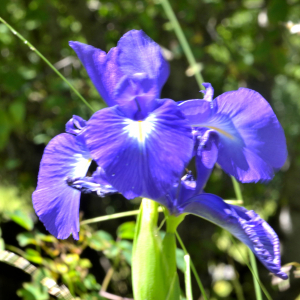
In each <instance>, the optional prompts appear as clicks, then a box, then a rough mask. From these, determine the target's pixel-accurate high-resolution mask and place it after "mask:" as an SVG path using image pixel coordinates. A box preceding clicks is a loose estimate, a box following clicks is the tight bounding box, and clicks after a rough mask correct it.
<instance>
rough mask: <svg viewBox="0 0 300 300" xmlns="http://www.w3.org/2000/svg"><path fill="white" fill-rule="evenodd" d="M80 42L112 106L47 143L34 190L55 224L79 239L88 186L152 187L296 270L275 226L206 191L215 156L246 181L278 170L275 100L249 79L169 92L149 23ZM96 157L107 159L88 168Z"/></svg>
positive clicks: (104, 189)
mask: <svg viewBox="0 0 300 300" xmlns="http://www.w3.org/2000/svg"><path fill="white" fill-rule="evenodd" d="M70 46H71V47H72V48H73V49H74V50H75V52H76V53H77V55H78V57H79V58H80V60H81V62H82V63H83V65H84V66H85V68H86V70H87V73H88V74H89V76H90V78H91V80H92V82H93V83H94V85H95V87H96V88H97V90H98V92H99V93H100V95H101V96H102V97H103V99H104V100H105V102H106V103H107V104H108V106H109V107H108V108H104V109H102V110H100V111H97V112H96V113H95V114H94V115H93V116H92V117H91V118H90V119H89V120H88V121H85V120H83V119H81V118H80V117H78V116H73V118H72V119H71V120H70V121H69V122H68V123H67V125H66V131H67V133H64V134H60V135H58V136H56V137H54V138H53V139H52V140H51V141H50V143H49V144H48V145H47V147H46V149H45V152H44V155H43V158H42V161H41V165H40V171H39V176H38V186H37V189H36V190H35V192H34V193H33V204H34V208H35V210H36V213H37V215H38V216H39V218H40V220H41V221H42V222H43V223H44V225H45V226H46V228H47V229H48V230H49V231H50V232H51V233H52V234H53V235H55V236H56V237H58V238H62V239H64V238H67V237H69V236H70V234H72V235H73V237H74V238H75V239H78V231H79V216H78V214H79V200H80V193H81V192H94V193H96V194H97V195H99V196H101V197H103V196H105V195H108V194H111V193H115V192H120V193H122V194H123V195H124V196H125V197H126V198H128V199H131V198H134V197H138V196H143V197H147V198H151V199H153V200H155V201H157V202H159V203H160V204H162V205H164V206H165V207H167V209H168V211H169V212H170V214H172V215H174V216H179V215H182V214H195V215H198V216H200V217H202V218H205V219H207V220H209V221H211V222H213V223H215V224H217V225H219V226H221V227H223V228H225V229H227V230H229V231H230V232H231V233H232V234H233V235H235V236H236V237H237V238H238V239H240V240H241V241H242V242H244V243H245V244H246V245H247V246H249V247H250V249H251V250H252V251H253V252H254V253H255V254H256V255H257V257H258V258H259V259H260V261H261V262H262V263H263V264H264V265H265V266H266V267H267V269H268V270H270V271H271V272H272V273H274V274H275V275H276V276H279V277H281V278H286V274H285V273H283V272H281V271H280V252H279V240H278V237H277V235H276V233H275V232H274V231H273V229H272V228H271V227H270V226H269V225H268V224H267V223H266V222H265V221H264V220H262V219H261V218H260V217H259V216H258V215H257V214H256V213H255V212H254V211H248V210H246V209H245V208H242V207H238V206H234V205H230V204H227V203H225V202H224V201H223V200H222V199H221V198H219V197H218V196H215V195H212V194H207V193H205V192H204V191H203V188H204V186H205V183H206V181H207V180H208V178H209V176H210V173H211V171H212V169H213V167H214V165H215V163H218V164H219V165H220V166H221V167H222V168H223V170H224V171H225V172H226V173H228V174H230V175H232V176H234V177H235V178H236V179H237V180H239V181H241V182H258V181H268V180H271V179H272V178H273V176H274V172H275V171H276V170H278V169H279V168H280V167H281V166H282V165H283V164H284V162H285V160H286V156H287V150H286V144H285V137H284V133H283V130H282V128H281V126H280V124H279V122H278V120H277V118H276V116H275V114H274V112H273V111H272V109H271V107H270V105H269V104H268V102H267V101H266V100H265V99H264V98H263V97H262V96H261V95H260V94H259V93H257V92H255V91H253V90H250V89H245V88H241V89H239V90H238V91H232V92H227V93H224V94H222V95H220V96H219V97H217V98H216V99H214V100H213V88H212V87H211V85H210V84H208V83H206V84H203V85H204V86H205V87H206V90H205V91H203V92H204V94H205V95H204V99H195V100H188V101H184V102H180V103H179V104H177V103H176V102H174V101H173V100H170V99H159V97H160V92H161V88H162V86H163V84H164V83H165V81H166V79H167V77H168V75H169V67H168V64H167V62H166V61H165V60H164V59H163V57H162V55H161V52H160V47H159V46H158V45H157V44H156V43H155V42H153V41H152V40H151V39H150V38H149V37H147V36H146V35H145V34H144V33H143V32H142V31H135V30H132V31H130V32H128V33H127V34H125V35H124V36H123V37H122V38H121V39H120V41H119V42H118V45H117V47H115V48H112V49H111V50H110V51H109V52H108V53H105V52H104V51H102V50H100V49H97V48H94V47H92V46H89V45H85V44H82V43H79V42H70ZM193 156H195V157H196V169H197V179H196V180H194V178H193V176H192V175H191V174H190V173H188V174H187V175H185V176H184V177H183V178H182V179H181V180H180V177H181V176H182V174H183V171H184V168H185V167H186V165H187V164H188V162H189V161H190V159H191V158H192V157H193ZM92 160H94V161H95V162H96V163H97V164H98V168H97V170H96V172H94V173H93V175H92V176H91V177H86V173H87V171H88V168H89V165H90V163H91V161H92Z"/></svg>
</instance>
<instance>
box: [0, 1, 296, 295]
mask: <svg viewBox="0 0 300 300" xmlns="http://www.w3.org/2000/svg"><path fill="white" fill-rule="evenodd" d="M171 4H172V6H173V7H174V10H175V13H176V15H177V17H178V19H179V22H180V23H181V25H182V27H183V30H184V32H185V34H186V36H187V39H188V42H189V43H190V45H191V47H192V50H193V53H194V54H195V57H196V60H197V62H199V63H201V65H202V66H203V71H202V73H203V77H204V79H205V81H207V82H211V83H212V84H213V86H214V88H215V93H216V95H218V94H220V93H222V92H224V91H228V90H232V89H237V88H238V87H240V86H246V87H249V88H253V89H256V90H257V91H259V92H260V93H261V94H262V95H263V96H265V97H266V98H267V100H268V101H270V103H271V105H272V107H273V108H274V110H275V112H276V114H277V116H278V118H279V120H280V122H281V123H282V125H283V127H284V130H285V133H286V137H287V141H288V147H289V160H288V162H287V164H286V166H285V167H284V170H283V171H282V172H280V173H279V174H278V175H276V177H275V179H274V180H273V181H272V182H271V183H270V184H268V185H267V186H262V185H260V184H257V185H247V186H246V185H244V186H243V195H244V198H245V199H246V203H245V204H246V205H248V207H249V208H250V207H251V208H252V209H255V210H257V211H258V212H259V213H260V215H261V216H263V217H264V218H266V219H269V221H271V223H272V225H275V227H276V228H277V229H279V233H280V236H281V237H283V239H282V241H283V249H284V250H285V251H284V255H285V256H284V258H283V261H284V262H286V261H289V260H290V259H292V260H295V261H296V260H298V261H300V257H299V249H297V247H295V243H296V242H297V240H298V236H297V230H296V229H297V228H296V229H295V228H294V230H293V231H292V232H290V233H286V232H284V230H283V229H281V230H280V226H279V225H278V216H279V215H280V211H281V209H282V207H290V211H291V216H292V218H293V220H294V221H293V222H294V223H293V224H294V226H297V225H298V226H300V224H299V222H298V221H297V220H299V219H300V218H299V215H298V211H299V201H298V196H299V192H300V190H299V167H300V160H299V157H300V144H299V141H300V125H299V124H300V123H299V113H300V104H299V103H300V101H299V93H300V89H299V86H300V68H299V63H300V37H299V34H298V33H295V34H292V33H291V29H290V28H291V26H292V25H287V22H288V21H291V22H292V23H298V22H299V15H300V4H299V3H298V1H294V0H291V1H282V0H270V1H263V0H243V1H237V0H232V1H221V0H204V1H197V0H190V1H186V0H179V1H171ZM0 16H1V17H3V18H4V19H6V20H7V21H8V22H9V23H11V24H12V25H13V26H14V27H16V29H17V30H18V31H20V32H21V33H22V34H23V35H24V36H25V37H26V39H28V40H29V41H30V42H31V43H32V44H33V45H34V46H36V47H37V49H39V50H40V51H41V53H43V55H45V56H46V57H47V58H48V59H49V60H50V61H51V62H52V63H54V64H55V65H56V66H57V68H59V69H60V71H61V72H62V73H63V74H64V75H65V76H66V77H67V78H68V79H69V80H70V81H71V83H72V84H73V85H74V86H75V87H76V88H77V89H78V90H79V92H80V93H81V94H82V95H83V96H84V97H85V98H86V99H88V101H89V103H90V104H91V105H92V106H93V107H95V108H96V109H101V108H103V107H105V103H104V102H103V101H102V100H101V98H100V97H99V95H98V93H97V91H96V90H95V88H94V87H93V85H92V84H91V82H90V80H89V78H88V76H87V74H86V72H85V70H84V69H83V68H82V67H81V65H80V63H79V61H78V60H77V58H76V57H75V54H74V53H73V52H72V50H71V49H70V48H69V47H68V41H69V40H77V41H81V42H86V43H89V44H92V45H94V46H96V47H99V48H101V49H104V50H109V49H110V48H111V47H113V46H115V45H116V42H117V41H118V39H119V38H120V37H121V36H122V35H123V34H124V33H125V32H126V31H128V30H130V29H133V28H135V29H143V30H144V31H145V32H146V33H147V34H148V35H149V36H151V37H152V38H153V39H154V40H155V41H157V42H158V43H160V44H161V45H162V46H163V47H164V48H165V49H167V50H168V51H169V52H168V53H169V57H170V58H171V59H172V60H171V61H170V64H171V77H170V79H169V81H168V82H167V85H166V87H165V88H164V90H163V94H162V97H170V98H172V99H175V100H183V99H194V98H199V97H200V96H199V93H198V90H199V89H198V87H197V85H196V83H195V82H194V79H193V78H188V77H186V75H185V71H186V69H187V62H186V60H185V57H184V55H183V51H182V49H181V47H180V45H179V44H178V41H177V40H176V38H175V35H174V32H173V28H172V26H171V24H170V22H169V20H168V19H167V18H166V16H165V14H164V13H163V10H162V9H161V6H160V4H159V1H152V0H141V1H140V0H139V1H135V0H134V1H128V0H120V1H110V0H103V1H98V0H83V1H78V2H76V5H74V2H72V1H58V0H51V1H42V0H30V1H25V0H14V1H11V0H2V1H1V5H0ZM0 60H1V63H0V78H1V79H0V81H1V83H0V98H1V101H0V157H1V159H0V182H1V185H0V217H1V224H0V225H1V227H2V228H3V236H9V235H11V234H14V233H11V231H10V229H9V230H8V229H7V226H6V225H9V224H11V223H8V222H11V220H12V221H13V222H14V223H17V224H18V226H19V227H18V226H17V227H18V228H19V230H28V231H26V232H23V233H21V234H18V235H17V242H18V243H19V245H20V248H22V249H19V250H20V251H22V254H23V255H24V257H26V258H28V259H29V260H31V261H32V262H35V263H36V264H37V266H38V269H39V270H43V272H49V274H48V273H47V274H48V275H49V276H50V277H52V278H53V279H55V280H58V281H60V282H63V283H65V284H66V285H67V286H68V288H69V289H70V290H72V292H74V293H75V294H77V295H80V297H81V298H82V299H101V297H100V296H99V295H98V291H99V288H100V285H99V283H97V280H98V281H99V279H98V277H99V274H96V272H95V271H94V268H91V264H92V262H91V260H89V259H88V258H87V257H85V256H84V254H85V250H87V249H89V250H90V251H94V253H96V255H98V256H99V257H98V258H104V259H107V260H108V261H109V263H110V266H112V267H113V269H114V270H115V271H114V276H113V278H112V280H111V284H110V286H109V287H110V289H111V290H112V291H113V292H115V293H116V294H123V295H126V296H131V295H130V291H131V286H130V283H129V278H130V271H129V264H130V262H131V247H132V246H131V240H132V237H133V235H134V224H133V223H132V222H126V223H124V224H122V225H121V226H119V227H118V229H117V230H116V229H115V228H114V227H111V228H109V229H106V230H107V231H104V230H96V229H95V228H93V227H82V230H81V234H80V240H79V242H78V243H74V242H72V241H70V240H67V241H58V240H57V239H55V238H54V237H52V236H50V235H46V234H42V233H40V232H39V231H38V230H37V225H36V223H35V219H34V217H33V216H34V212H33V210H32V204H31V200H30V195H31V192H32V191H33V189H34V187H35V185H36V178H37V173H38V166H39V162H40V159H41V156H42V151H43V147H44V146H45V145H46V144H47V143H48V142H49V140H50V139H51V138H52V137H54V136H55V135H57V134H59V133H61V132H63V131H64V126H65V123H66V122H67V121H68V120H69V118H70V117H71V116H72V115H73V114H77V115H80V116H81V117H83V118H86V119H87V118H89V117H90V111H89V110H88V109H87V108H86V107H85V106H84V105H83V104H82V103H81V102H80V101H79V100H78V98H77V97H76V96H75V95H74V94H73V93H71V92H70V90H69V88H68V87H67V85H66V84H65V83H63V82H62V81H61V79H59V78H58V77H57V75H56V74H54V72H52V71H51V70H50V69H49V67H48V66H46V65H45V64H44V63H43V62H42V61H41V60H40V59H39V57H38V56H37V55H36V54H35V53H34V52H33V51H31V50H30V49H29V48H28V47H27V46H26V45H25V44H23V43H22V42H20V41H19V40H18V39H16V38H15V36H14V35H13V34H12V33H11V32H10V31H9V30H8V29H7V28H6V27H5V26H4V25H3V24H0ZM206 191H207V192H211V193H215V194H217V195H219V196H222V197H224V198H228V199H232V198H233V192H232V189H231V183H230V180H229V179H228V177H227V175H226V174H224V173H223V172H222V171H221V170H220V169H218V168H216V169H215V170H214V172H213V174H212V177H211V179H210V182H209V183H208V185H207V187H206ZM105 201H106V200H105ZM107 201H109V200H107ZM124 201H125V200H124ZM99 202H100V201H99ZM109 203H110V206H111V207H113V209H115V208H116V207H117V205H115V206H116V207H115V206H114V203H113V201H111V202H109ZM104 213H105V207H104V208H102V210H101V212H100V211H99V214H104ZM190 220H192V221H190ZM194 220H195V219H188V220H185V223H184V224H183V225H182V227H181V228H180V229H181V230H182V232H183V236H186V241H185V243H186V244H187V247H188V248H189V251H190V253H191V258H192V260H193V261H194V262H195V265H196V267H197V270H199V272H201V278H203V277H204V278H207V279H206V281H205V282H204V284H205V286H206V287H207V289H210V291H211V294H212V295H213V296H212V297H213V298H214V299H221V298H222V299H235V298H236V297H235V295H236V294H235V293H236V292H235V291H231V292H230V293H229V294H228V296H226V297H225V296H224V295H225V294H226V293H225V292H224V293H223V294H222V295H223V296H222V295H221V294H220V293H219V294H218V293H217V292H216V291H221V290H223V291H224V290H225V291H227V293H228V291H229V289H228V284H227V283H228V282H231V281H230V280H227V279H222V280H223V281H224V280H225V282H227V283H224V282H223V281H221V283H219V284H218V282H215V283H214V284H213V285H211V278H210V276H208V273H207V264H206V262H207V261H214V262H215V263H216V264H217V263H218V262H220V261H221V262H223V261H224V260H226V258H224V253H227V254H228V255H229V256H231V257H233V259H234V261H236V262H238V263H237V264H236V265H237V269H238V271H239V272H240V273H243V272H245V270H246V267H245V268H244V267H243V261H242V259H241V258H240V255H239V254H238V253H237V251H236V250H235V249H236V248H235V247H234V246H233V245H232V244H231V242H230V240H229V238H228V236H227V234H226V233H223V232H221V231H219V230H218V231H217V232H215V231H216V230H215V228H214V227H212V226H210V225H208V224H206V225H204V223H203V222H201V223H200V221H198V220H197V221H194ZM295 224H296V225H295ZM111 226H113V225H111ZM100 228H101V227H100ZM5 233H6V235H5ZM115 236H116V239H115V238H114V237H115ZM211 237H213V238H212V239H211ZM295 241H296V242H295ZM214 243H215V244H214ZM9 246H11V245H7V243H6V244H5V242H4V240H3V238H2V237H0V250H1V249H3V248H4V247H9ZM238 247H239V249H240V251H241V252H242V253H246V248H245V246H243V245H241V244H239V243H238ZM182 254H183V253H182V252H181V251H178V250H177V266H178V267H179V269H180V270H183V269H184V261H183V255H182ZM245 256H246V255H245ZM240 263H241V265H240ZM95 267H96V268H98V269H101V268H102V267H101V266H100V265H97V266H95ZM104 271H105V272H107V270H106V269H105V270H104ZM41 272H42V271H41ZM247 272H248V271H247ZM262 272H265V273H263V274H264V275H265V276H264V277H263V280H264V282H265V283H266V284H269V283H270V280H269V277H268V276H267V274H266V271H264V269H262ZM45 274H46V273H45ZM93 274H94V275H93ZM48 275H47V276H48ZM96 275H97V276H96ZM96 278H97V280H96ZM241 278H242V279H243V280H244V282H242V284H243V290H244V293H245V295H246V299H252V298H253V291H252V288H251V287H249V285H248V284H247V282H248V281H249V276H248V275H245V274H243V276H241ZM291 284H292V287H291V289H290V291H293V290H295V289H296V288H297V287H295V288H294V287H293V282H292V283H291ZM226 286H227V289H226ZM224 287H225V289H224ZM273 293H274V295H275V296H277V290H274V292H273ZM286 293H287V295H288V291H287V292H286ZM291 293H292V292H291ZM293 294H295V292H294V293H293ZM18 295H19V297H21V298H23V299H26V300H27V299H44V298H43V297H46V293H45V291H44V290H43V287H42V286H41V285H40V284H39V280H38V279H33V282H31V283H26V284H24V286H23V288H22V289H21V290H19V292H18ZM194 295H195V299H196V296H197V295H198V294H197V292H195V291H194ZM47 297H48V298H45V299H49V295H47ZM283 297H284V296H283ZM291 297H292V296H286V298H287V299H290V298H291ZM213 298H212V299H213Z"/></svg>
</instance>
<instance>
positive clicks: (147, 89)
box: [69, 30, 169, 106]
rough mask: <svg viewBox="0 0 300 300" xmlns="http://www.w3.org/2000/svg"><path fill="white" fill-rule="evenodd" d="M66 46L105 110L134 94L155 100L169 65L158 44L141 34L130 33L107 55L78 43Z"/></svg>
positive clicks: (135, 31)
mask: <svg viewBox="0 0 300 300" xmlns="http://www.w3.org/2000/svg"><path fill="white" fill-rule="evenodd" d="M69 45H70V46H71V47H72V48H73V50H74V51H75V52H76V54H77V55H78V57H79V59H80V60H81V62H82V64H83V65H84V67H85V69H86V71H87V73H88V75H89V77H90V78H91V80H92V82H93V84H94V85H95V87H96V88H97V90H98V92H99V94H100V95H101V96H102V97H103V99H104V100H105V102H106V103H107V104H108V105H109V106H113V105H115V104H121V103H123V102H124V101H127V100H130V99H132V98H133V97H134V96H135V95H138V94H149V95H152V96H153V97H154V98H155V97H159V95H160V91H161V88H162V86H163V85H164V83H165V82H166V80H167V78H168V76H169V65H168V63H167V62H166V61H165V60H164V58H163V57H162V55H161V50H160V47H159V45H158V44H156V43H155V42H154V41H153V40H151V39H150V38H149V37H148V36H147V35H146V34H145V33H144V32H143V31H142V30H139V31H138V30H131V31H129V32H128V33H126V34H125V35H124V36H123V37H122V38H121V39H120V41H119V42H118V46H117V47H115V48H112V49H111V50H110V51H109V52H108V53H107V54H106V53H105V51H102V50H100V49H97V48H95V47H93V46H90V45H86V44H83V43H79V42H70V43H69Z"/></svg>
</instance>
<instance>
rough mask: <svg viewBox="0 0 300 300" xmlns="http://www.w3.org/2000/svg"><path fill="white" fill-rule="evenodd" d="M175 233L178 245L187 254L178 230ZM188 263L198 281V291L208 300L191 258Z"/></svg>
mask: <svg viewBox="0 0 300 300" xmlns="http://www.w3.org/2000/svg"><path fill="white" fill-rule="evenodd" d="M175 234H176V238H177V240H178V242H179V244H180V246H181V248H182V250H183V252H184V254H185V255H187V254H188V252H187V250H186V248H185V246H184V244H183V242H182V240H181V238H180V236H179V234H178V232H177V231H176V232H175ZM190 264H191V269H192V272H193V274H194V276H195V278H196V281H197V283H198V286H199V289H200V291H201V293H202V296H203V298H204V300H208V297H207V296H206V293H205V290H204V287H203V284H202V282H201V279H200V277H199V275H198V274H197V271H196V268H195V266H194V264H193V261H192V260H190Z"/></svg>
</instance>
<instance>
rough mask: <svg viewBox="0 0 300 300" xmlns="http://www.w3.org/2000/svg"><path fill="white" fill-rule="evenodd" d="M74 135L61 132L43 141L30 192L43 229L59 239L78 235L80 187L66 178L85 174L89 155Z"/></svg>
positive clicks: (88, 163)
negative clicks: (45, 145)
mask: <svg viewBox="0 0 300 300" xmlns="http://www.w3.org/2000/svg"><path fill="white" fill-rule="evenodd" d="M80 140H81V139H78V138H77V137H75V136H74V135H71V134H67V133H63V134H60V135H58V136H56V137H55V138H53V139H52V140H51V141H50V142H49V144H48V145H47V147H46V149H45V151H44V155H43V158H42V161H41V165H40V171H39V176H38V185H37V188H36V190H35V191H34V192H33V195H32V200H33V206H34V209H35V211H36V213H37V215H38V216H39V218H40V220H41V221H42V222H43V223H44V225H45V227H46V229H47V230H48V231H49V232H50V233H51V234H53V235H54V236H56V237H57V238H59V239H66V238H68V237H69V236H70V234H72V235H73V237H74V239H78V232H79V199H80V191H77V190H76V189H73V188H72V187H70V186H69V185H68V183H67V179H68V178H78V177H83V176H85V175H86V172H87V170H88V167H89V165H90V163H91V158H90V154H89V152H88V150H87V149H86V148H85V146H84V145H83V144H82V143H81V142H80Z"/></svg>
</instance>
